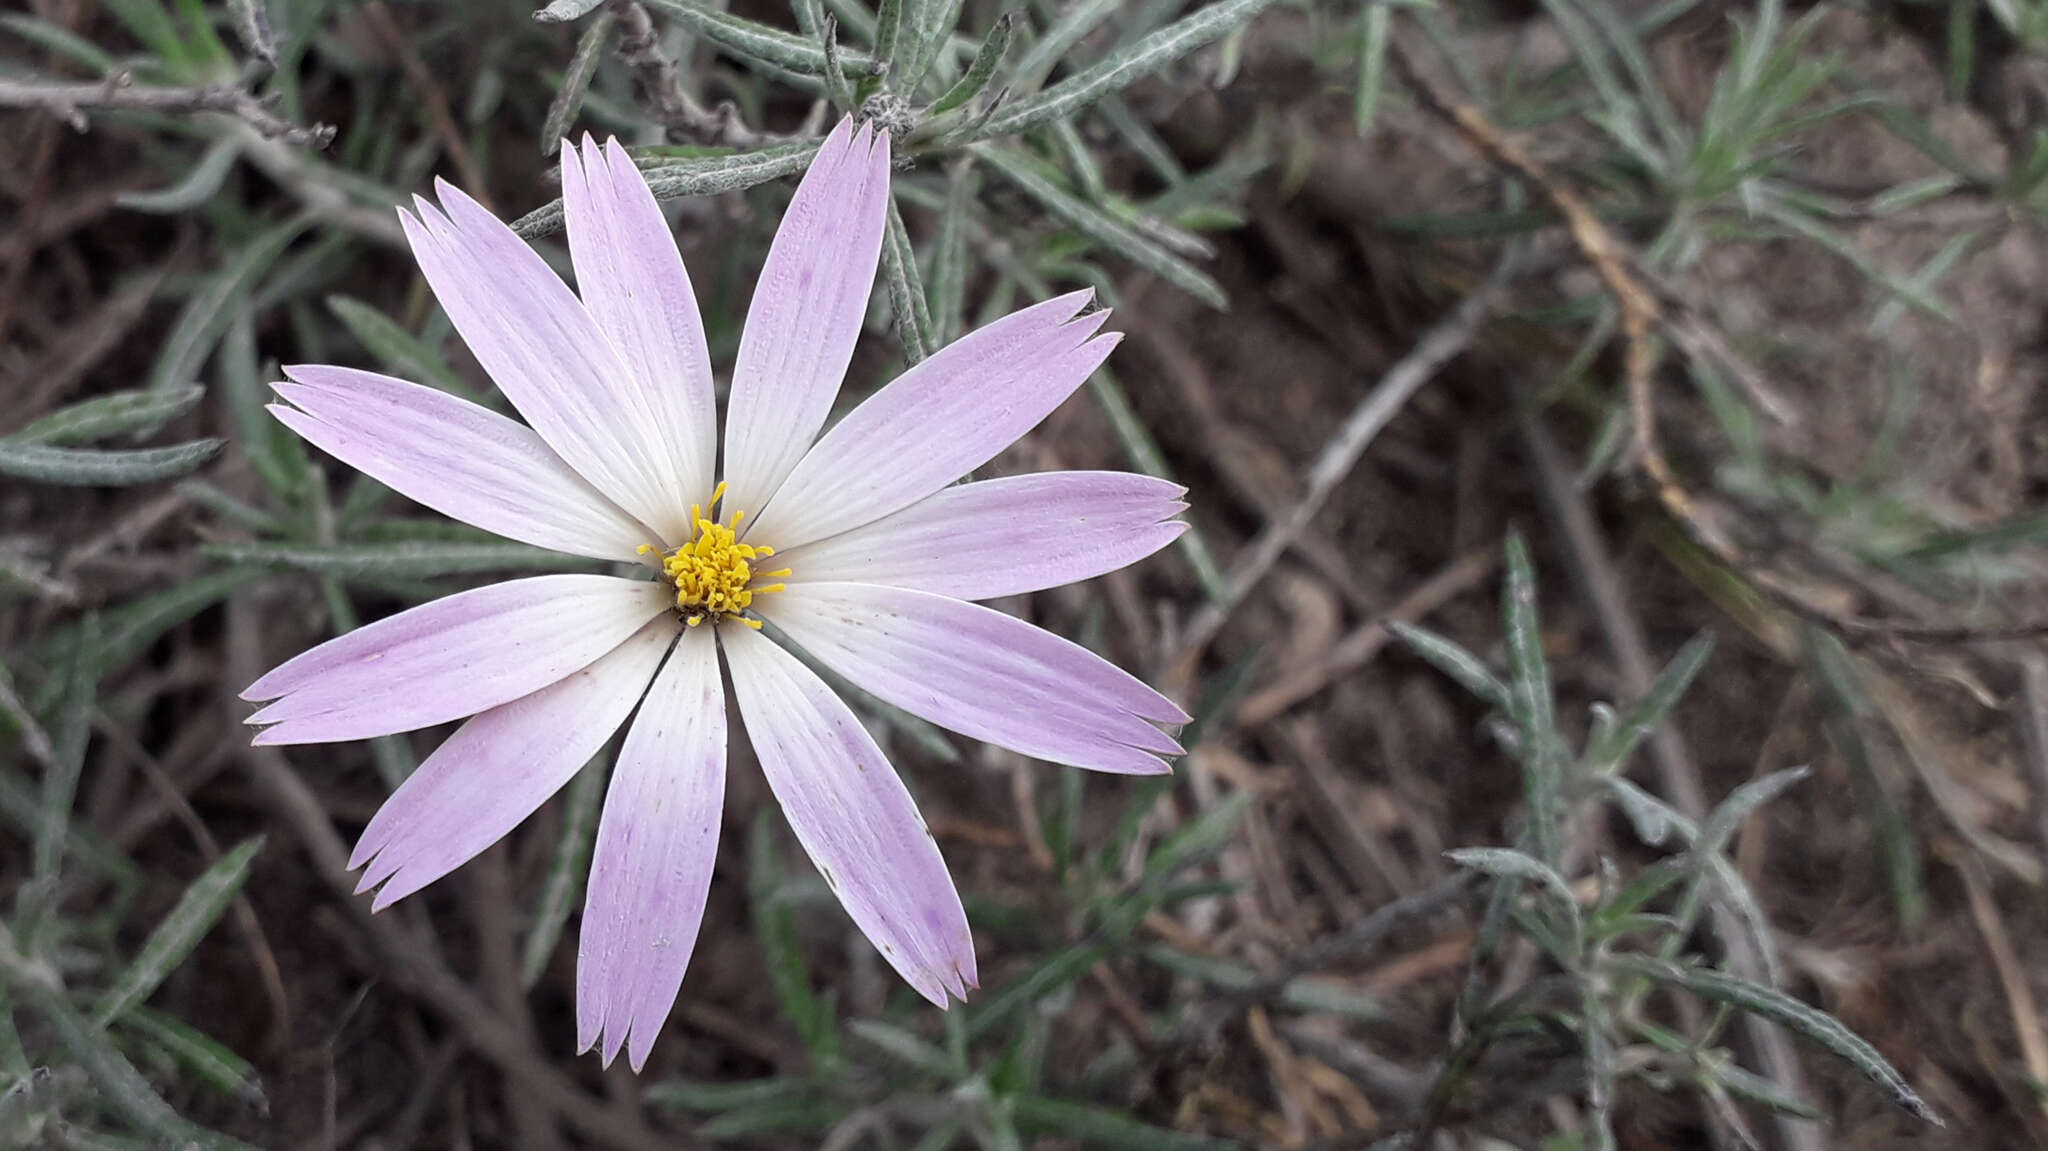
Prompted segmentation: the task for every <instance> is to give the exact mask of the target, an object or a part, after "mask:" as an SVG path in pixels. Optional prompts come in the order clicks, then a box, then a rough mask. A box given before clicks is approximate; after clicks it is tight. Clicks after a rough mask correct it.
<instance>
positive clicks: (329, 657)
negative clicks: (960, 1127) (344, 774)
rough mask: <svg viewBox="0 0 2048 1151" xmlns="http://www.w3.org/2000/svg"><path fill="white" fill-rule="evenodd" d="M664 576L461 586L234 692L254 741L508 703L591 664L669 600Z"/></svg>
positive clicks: (360, 733)
mask: <svg viewBox="0 0 2048 1151" xmlns="http://www.w3.org/2000/svg"><path fill="white" fill-rule="evenodd" d="M669 603H670V595H669V592H668V589H667V588H666V587H665V586H664V585H661V584H656V583H652V582H649V581H647V580H631V579H620V578H618V577H616V576H602V575H548V576H535V577H533V578H531V579H520V580H510V581H507V582H505V583H500V584H492V585H491V586H489V587H481V588H476V589H474V590H471V591H465V592H457V593H456V594H454V595H451V596H446V597H443V598H441V599H437V600H435V601H433V602H432V603H427V604H421V605H420V606H419V607H416V608H413V609H411V610H409V611H402V612H400V613H398V614H397V615H394V616H391V617H389V618H387V619H381V620H378V621H377V622H376V623H373V624H370V625H369V626H367V627H359V628H357V629H356V630H354V631H352V632H350V633H348V634H347V635H344V636H341V637H339V638H336V639H331V640H328V641H327V642H326V643H323V644H321V645H320V646H319V647H316V648H314V649H313V650H311V651H308V652H303V653H301V654H300V655H298V656H297V657H295V658H293V659H290V660H288V661H286V662H285V663H284V664H283V665H281V666H279V667H278V668H277V669H276V670H274V671H272V672H271V673H270V674H268V675H266V676H264V677H263V678H262V679H259V680H257V681H256V682H255V683H253V684H250V685H249V689H248V690H247V691H245V692H243V693H242V698H243V699H246V700H250V701H261V700H274V701H275V702H273V703H271V704H270V705H269V706H267V707H265V708H263V709H262V710H261V711H258V712H257V713H256V714H255V715H252V716H250V717H249V718H248V719H247V720H245V721H244V722H246V723H252V724H274V725H276V726H274V727H269V728H266V729H265V730H264V731H262V732H259V733H258V734H257V736H256V743H257V744H258V745H263V744H285V743H334V742H337V741H340V740H347V739H366V738H368V737H370V736H373V735H389V734H390V733H392V732H396V731H412V730H415V729H417V728H422V727H427V726H430V725H432V724H436V723H446V722H448V721H449V720H455V719H462V718H464V717H466V716H472V715H475V714H477V713H478V712H480V711H484V710H486V709H489V708H493V707H496V706H498V705H499V704H501V703H510V702H512V701H513V700H515V699H518V698H519V697H521V696H524V695H531V694H532V693H534V692H536V691H539V690H540V689H541V688H544V687H546V686H548V685H549V684H552V683H555V682H556V681H558V680H560V679H561V678H562V677H564V676H566V675H568V674H570V673H571V672H574V671H578V670H580V669H582V668H585V667H588V666H590V665H591V664H592V663H594V662H596V660H597V659H598V657H600V656H602V655H604V654H605V653H606V652H609V651H611V650H612V649H613V648H615V647H617V646H619V644H621V643H623V642H625V640H626V638H627V637H628V636H630V635H632V634H633V633H634V632H636V631H639V630H640V625H642V624H644V623H646V622H647V621H648V620H650V619H653V618H654V617H655V616H656V615H658V614H660V613H661V611H662V610H663V609H664V608H666V607H668V606H669Z"/></svg>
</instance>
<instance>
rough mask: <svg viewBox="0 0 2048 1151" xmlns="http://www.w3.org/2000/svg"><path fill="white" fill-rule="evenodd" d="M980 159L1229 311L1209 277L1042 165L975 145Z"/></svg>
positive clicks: (1067, 217) (1091, 232)
mask: <svg viewBox="0 0 2048 1151" xmlns="http://www.w3.org/2000/svg"><path fill="white" fill-rule="evenodd" d="M973 147H974V152H975V155H977V156H979V157H980V158H981V159H982V160H984V161H986V162H987V163H988V165H989V167H991V168H993V169H995V171H996V172H997V173H998V174H999V175H1001V176H1002V177H1003V178H1004V179H1005V180H1008V181H1009V182H1010V183H1011V184H1012V185H1014V186H1015V187H1016V188H1017V189H1018V190H1020V191H1022V192H1023V193H1025V194H1026V195H1028V196H1030V197H1031V198H1032V199H1034V200H1037V201H1038V202H1039V204H1040V205H1042V206H1043V207H1044V208H1045V209H1046V211H1048V212H1050V213H1051V214H1052V215H1053V216H1054V217H1056V218H1058V219H1060V220H1062V221H1064V222H1065V223H1066V224H1067V225H1068V226H1070V227H1072V228H1073V229H1074V230H1075V231H1077V232H1079V233H1081V234H1082V235H1084V236H1086V237H1088V238H1089V239H1090V240H1093V241H1094V242H1096V243H1098V244H1100V245H1102V246H1103V247H1105V248H1108V249H1110V250H1111V251H1113V252H1115V253H1117V254H1118V255H1120V256H1122V257H1124V258H1125V259H1127V260H1130V261H1131V262H1132V263H1134V264H1136V265H1138V266H1139V267H1141V268H1144V269H1145V270H1146V271H1148V272H1151V273H1153V274H1154V275H1157V276H1159V277H1160V278H1161V279H1163V280H1166V281H1167V282H1168V283H1171V284H1173V285H1174V286H1176V287H1178V288H1180V289H1181V290H1182V291H1184V292H1187V293H1188V294H1190V295H1192V296H1194V297H1195V298H1196V299H1199V300H1201V301H1202V302H1203V303H1205V304H1208V305H1209V306H1210V307H1212V308H1217V309H1223V308H1227V307H1228V306H1229V303H1230V299H1229V297H1228V296H1227V295H1226V294H1225V293H1224V291H1223V287H1222V285H1220V284H1218V283H1217V282H1216V281H1215V280H1213V279H1211V278H1210V277H1209V275H1208V274H1207V273H1205V272H1203V271H1201V270H1200V269H1198V268H1196V267H1195V266H1194V265H1192V264H1190V263H1188V262H1187V261H1185V260H1183V259H1181V258H1180V257H1178V256H1176V255H1174V254H1173V253H1172V252H1169V251H1167V250H1166V249H1165V248H1163V247H1161V246H1160V245H1159V244H1157V243H1155V242H1153V241H1152V240H1150V239H1148V238H1147V237H1145V236H1144V235H1142V234H1140V233H1139V232H1138V231H1137V230H1136V229H1134V228H1132V227H1131V226H1130V225H1128V224H1126V223H1125V222H1124V221H1122V220H1120V219H1118V218H1117V217H1115V216H1113V215H1111V214H1109V213H1108V212H1105V211H1103V210H1102V209H1101V208H1098V207H1096V206H1095V205H1093V204H1090V203H1088V202H1087V201H1085V200H1082V199H1081V198H1079V197H1078V196H1075V195H1074V194H1073V193H1071V192H1068V191H1067V190H1066V189H1064V188H1062V187H1060V186H1059V184H1058V182H1057V181H1055V180H1054V179H1053V178H1051V177H1050V176H1048V175H1047V174H1046V173H1045V171H1044V170H1043V169H1042V168H1041V167H1040V165H1039V162H1038V161H1037V160H1035V159H1033V158H1031V157H1029V156H1026V155H1024V154H1022V153H1020V152H1016V151H1013V150H1010V149H1007V148H999V147H995V146H992V145H988V144H976V145H974V146H973Z"/></svg>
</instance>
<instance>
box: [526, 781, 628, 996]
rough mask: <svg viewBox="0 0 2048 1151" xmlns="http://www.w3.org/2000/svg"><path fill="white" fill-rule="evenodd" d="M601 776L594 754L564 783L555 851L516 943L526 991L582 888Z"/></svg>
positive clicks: (593, 839)
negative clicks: (523, 933)
mask: <svg viewBox="0 0 2048 1151" xmlns="http://www.w3.org/2000/svg"><path fill="white" fill-rule="evenodd" d="M606 778H607V772H606V771H605V757H604V756H603V755H602V754H599V755H598V756H597V758H595V759H592V760H591V761H590V762H589V763H586V764H584V765H583V770H582V771H579V772H577V773H576V778H574V779H572V780H570V781H569V786H568V787H567V788H566V789H564V795H563V801H562V829H561V831H560V832H559V833H558V834H557V835H556V837H555V850H554V854H553V855H552V856H551V857H550V858H549V860H548V874H547V879H546V880H545V881H543V882H542V884H541V888H540V899H539V901H538V902H537V903H536V904H535V905H534V910H533V922H532V923H531V924H530V925H529V926H528V927H527V929H526V939H525V941H524V942H523V943H522V944H521V946H520V952H519V979H520V983H521V985H522V986H524V987H526V988H527V990H529V991H530V990H532V989H533V985H534V984H536V983H539V982H540V977H541V974H542V973H543V972H545V971H546V970H547V966H548V960H549V959H550V958H551V957H553V955H554V953H555V945H556V944H558V943H560V942H561V939H562V929H563V928H564V927H565V926H567V925H568V922H569V913H570V912H572V911H574V910H575V909H576V900H577V897H578V896H580V895H582V894H583V877H584V874H585V873H586V872H588V871H589V870H590V849H591V845H592V844H593V843H595V842H596V841H597V816H598V812H599V811H600V810H601V809H602V808H603V806H604V790H605V788H604V785H605V780H606Z"/></svg>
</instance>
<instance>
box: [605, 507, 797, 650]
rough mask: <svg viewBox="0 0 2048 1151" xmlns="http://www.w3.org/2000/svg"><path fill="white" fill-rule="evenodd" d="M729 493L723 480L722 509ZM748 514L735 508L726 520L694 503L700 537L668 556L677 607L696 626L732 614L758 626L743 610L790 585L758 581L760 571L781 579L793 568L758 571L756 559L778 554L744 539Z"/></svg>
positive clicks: (645, 550)
mask: <svg viewBox="0 0 2048 1151" xmlns="http://www.w3.org/2000/svg"><path fill="white" fill-rule="evenodd" d="M724 497H725V485H724V484H720V485H718V489H717V490H716V491H714V492H712V493H711V504H712V507H713V508H716V507H717V505H718V501H719V500H721V499H723V498H724ZM746 514H747V513H746V512H744V511H735V512H733V513H732V523H730V524H721V523H719V522H718V521H717V520H716V519H714V518H711V517H709V516H706V515H705V514H704V508H703V505H701V504H691V505H690V522H691V523H692V524H694V525H696V534H695V536H694V537H693V538H692V539H691V540H690V542H689V543H686V544H684V545H683V546H681V547H679V548H677V549H676V550H674V551H672V552H668V553H666V554H664V555H663V556H662V559H661V571H662V574H663V575H665V576H667V577H668V579H669V582H671V583H673V584H675V585H676V612H677V613H678V614H679V615H681V616H682V618H683V622H684V623H686V624H688V625H690V626H691V627H696V626H697V625H698V624H700V623H703V622H704V621H705V620H707V619H708V620H710V621H712V622H713V623H718V622H720V621H723V620H728V619H732V620H738V621H739V622H741V623H743V624H746V625H747V626H748V627H752V628H758V627H760V626H761V621H760V620H756V619H748V618H747V617H746V616H744V615H742V614H741V613H742V612H745V611H746V610H747V608H749V607H751V606H753V603H754V597H755V596H757V595H765V594H767V593H769V592H778V591H781V590H783V588H784V587H785V586H786V585H784V584H780V583H773V584H763V585H759V586H756V585H755V584H754V582H753V581H754V579H755V578H756V577H757V576H758V577H760V578H763V579H781V578H783V577H785V576H787V575H789V574H790V569H788V568H782V569H779V570H777V571H771V572H757V571H755V570H754V562H755V561H756V560H763V559H767V558H768V557H769V556H772V555H774V554H775V549H774V548H772V547H768V546H767V545H765V544H743V543H741V542H739V526H740V521H741V520H742V519H745V518H746ZM655 551H656V549H655V548H654V547H652V546H650V545H646V544H642V545H641V547H640V554H642V555H651V554H653V553H654V552H655Z"/></svg>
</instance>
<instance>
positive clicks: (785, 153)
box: [512, 140, 819, 240]
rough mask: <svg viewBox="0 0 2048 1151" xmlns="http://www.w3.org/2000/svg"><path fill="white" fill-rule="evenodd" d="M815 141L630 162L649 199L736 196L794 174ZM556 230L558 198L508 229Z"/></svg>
mask: <svg viewBox="0 0 2048 1151" xmlns="http://www.w3.org/2000/svg"><path fill="white" fill-rule="evenodd" d="M818 143H819V142H818V141H815V140H802V141H796V142H793V143H788V144H777V145H774V146H771V147H767V148H760V149H756V150H755V151H751V152H737V153H732V154H729V155H723V156H705V157H700V158H697V159H692V160H687V161H681V162H677V161H671V160H661V161H658V162H649V161H645V160H642V159H641V157H640V156H637V155H636V156H635V157H634V159H635V162H637V163H639V165H640V174H641V175H642V176H644V177H646V179H647V186H648V188H650V189H651V190H652V191H653V192H654V198H655V199H657V200H679V199H682V198H684V197H687V196H711V195H716V194H718V193H720V192H737V191H741V190H743V189H746V188H751V187H753V186H754V185H756V184H765V183H767V182H768V181H770V180H774V179H777V178H779V177H782V176H789V175H794V174H795V173H798V172H801V171H803V170H804V169H805V168H807V167H809V166H810V163H811V157H812V156H813V155H815V154H816V153H817V151H818ZM561 229H562V201H561V200H559V199H557V200H554V201H553V202H551V203H548V204H545V205H542V206H541V207H538V208H535V209H534V210H533V211H531V212H528V213H527V214H526V215H524V216H521V217H520V218H519V219H518V220H517V221H515V222H514V223H513V225H512V230H513V231H515V232H517V233H519V235H520V236H521V237H523V238H525V239H528V240H535V239H539V238H540V237H542V236H548V235H553V234H554V233H556V232H559V231H561Z"/></svg>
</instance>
